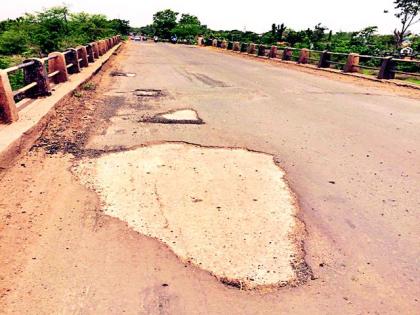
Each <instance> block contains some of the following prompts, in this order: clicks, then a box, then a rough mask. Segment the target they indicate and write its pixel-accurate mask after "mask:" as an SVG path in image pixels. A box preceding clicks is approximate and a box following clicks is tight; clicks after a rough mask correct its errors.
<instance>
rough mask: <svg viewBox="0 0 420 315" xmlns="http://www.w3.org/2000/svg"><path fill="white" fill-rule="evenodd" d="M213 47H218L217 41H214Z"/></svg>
mask: <svg viewBox="0 0 420 315" xmlns="http://www.w3.org/2000/svg"><path fill="white" fill-rule="evenodd" d="M212 46H213V47H217V39H213V42H212Z"/></svg>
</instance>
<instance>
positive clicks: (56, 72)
mask: <svg viewBox="0 0 420 315" xmlns="http://www.w3.org/2000/svg"><path fill="white" fill-rule="evenodd" d="M59 73H60V70H57V71H54V72H51V73H49V74H48V77H49V78H52V77H54V76H56V75H57V74H59Z"/></svg>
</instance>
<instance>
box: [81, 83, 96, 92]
mask: <svg viewBox="0 0 420 315" xmlns="http://www.w3.org/2000/svg"><path fill="white" fill-rule="evenodd" d="M95 88H96V85H95V83H92V82H88V83H85V84H83V85H82V89H83V90H85V91H93V90H94V89H95Z"/></svg>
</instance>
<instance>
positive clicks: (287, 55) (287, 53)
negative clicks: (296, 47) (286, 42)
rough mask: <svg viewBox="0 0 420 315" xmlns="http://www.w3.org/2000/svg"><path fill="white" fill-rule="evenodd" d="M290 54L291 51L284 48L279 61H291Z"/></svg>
mask: <svg viewBox="0 0 420 315" xmlns="http://www.w3.org/2000/svg"><path fill="white" fill-rule="evenodd" d="M292 53H293V52H292V50H291V49H289V48H288V47H286V48H284V50H283V57H282V58H281V59H282V60H286V61H289V60H292Z"/></svg>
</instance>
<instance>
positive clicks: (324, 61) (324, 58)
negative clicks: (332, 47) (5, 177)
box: [318, 50, 331, 68]
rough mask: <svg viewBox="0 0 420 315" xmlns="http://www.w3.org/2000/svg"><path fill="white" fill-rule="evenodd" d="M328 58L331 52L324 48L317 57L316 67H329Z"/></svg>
mask: <svg viewBox="0 0 420 315" xmlns="http://www.w3.org/2000/svg"><path fill="white" fill-rule="evenodd" d="M330 60H331V54H330V53H329V52H328V50H324V51H323V52H322V53H321V55H320V57H319V63H318V68H329V67H330Z"/></svg>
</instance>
